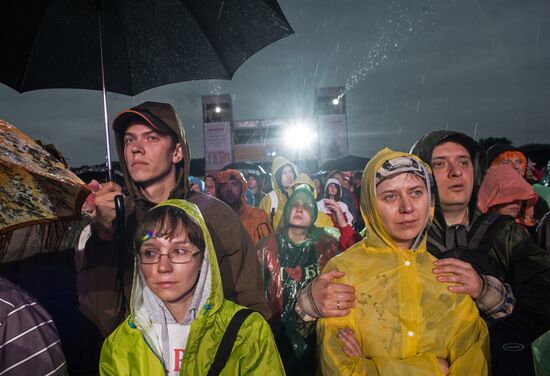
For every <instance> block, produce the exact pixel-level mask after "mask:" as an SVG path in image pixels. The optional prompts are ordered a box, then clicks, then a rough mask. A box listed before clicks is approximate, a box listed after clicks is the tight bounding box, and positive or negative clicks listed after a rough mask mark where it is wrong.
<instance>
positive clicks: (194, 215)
mask: <svg viewBox="0 0 550 376" xmlns="http://www.w3.org/2000/svg"><path fill="white" fill-rule="evenodd" d="M161 206H172V207H175V208H178V209H181V210H182V211H184V212H185V213H186V214H187V215H188V216H189V217H190V218H191V219H192V220H193V221H195V222H196V223H197V224H198V225H199V226H200V228H201V230H202V233H203V236H204V242H205V250H204V258H203V262H202V266H201V271H200V274H199V278H198V281H197V284H196V286H195V292H194V294H193V298H192V302H191V306H190V309H189V311H188V312H187V313H186V316H185V318H184V320H183V324H187V325H190V324H191V322H192V321H194V320H195V319H201V318H203V317H208V316H212V315H213V314H215V313H216V311H218V310H219V309H220V307H221V305H222V303H223V299H224V297H223V288H222V282H221V276H220V272H219V268H218V262H217V259H216V253H215V250H214V247H213V245H212V239H211V237H210V233H209V231H208V228H207V226H206V223H205V222H204V219H203V217H202V215H201V213H200V211H199V209H198V207H197V206H196V205H195V204H192V203H190V202H188V201H185V200H167V201H164V202H161V203H160V204H158V205H157V206H155V207H154V208H153V209H155V208H158V207H161ZM153 209H152V210H153ZM134 270H135V272H134V281H133V285H132V294H131V301H130V320H131V321H132V322H133V324H135V325H136V326H137V327H138V328H139V329H140V330H141V332H142V333H143V335H144V337H145V338H146V340H147V342H148V343H149V345H150V347H151V349H152V350H153V351H154V352H155V353H156V354H157V355H158V356H159V357H160V356H162V357H163V358H164V359H165V361H166V358H167V357H168V359H169V355H168V354H166V349H167V347H166V346H167V343H166V341H164V342H163V341H161V340H160V339H159V338H158V335H157V334H156V332H155V329H154V324H159V323H160V324H163V325H166V321H168V322H175V320H174V319H173V318H172V317H171V316H170V314H169V312H167V309H166V308H165V306H164V304H163V303H162V301H160V299H158V297H156V296H155V295H154V294H153V293H152V292H151V291H150V290H149V288H148V287H147V285H146V282H145V279H144V277H143V273H142V272H141V268H140V265H139V261H138V259H137V257H136V258H135V268H134ZM166 316H168V317H167V318H166V319H164V317H166ZM164 320H166V321H164Z"/></svg>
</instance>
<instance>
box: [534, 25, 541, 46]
mask: <svg viewBox="0 0 550 376" xmlns="http://www.w3.org/2000/svg"><path fill="white" fill-rule="evenodd" d="M539 37H540V25H539V27H538V29H537V39H536V40H535V44H539Z"/></svg>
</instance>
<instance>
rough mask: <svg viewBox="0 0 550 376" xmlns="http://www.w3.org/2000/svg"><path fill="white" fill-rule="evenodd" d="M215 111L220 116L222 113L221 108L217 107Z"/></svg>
mask: <svg viewBox="0 0 550 376" xmlns="http://www.w3.org/2000/svg"><path fill="white" fill-rule="evenodd" d="M214 111H216V113H217V114H219V113H220V112H222V109H221V108H220V106H216V108H215V109H214Z"/></svg>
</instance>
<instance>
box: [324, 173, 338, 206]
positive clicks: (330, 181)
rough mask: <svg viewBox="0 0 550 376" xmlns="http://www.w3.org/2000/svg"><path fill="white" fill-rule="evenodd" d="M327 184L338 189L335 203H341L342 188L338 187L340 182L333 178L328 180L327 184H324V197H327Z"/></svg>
mask: <svg viewBox="0 0 550 376" xmlns="http://www.w3.org/2000/svg"><path fill="white" fill-rule="evenodd" d="M329 184H336V186H337V187H338V193H337V194H336V201H341V200H342V186H341V185H340V182H339V181H338V180H337V179H334V178H330V179H328V180H327V182H326V183H325V197H326V195H327V190H328V185H329Z"/></svg>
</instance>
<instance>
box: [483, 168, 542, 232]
mask: <svg viewBox="0 0 550 376" xmlns="http://www.w3.org/2000/svg"><path fill="white" fill-rule="evenodd" d="M537 198H538V195H537V194H536V193H535V191H534V190H533V187H531V185H530V184H529V183H527V182H526V181H525V179H523V178H522V177H521V176H520V175H519V174H518V173H517V172H516V171H515V170H514V169H513V168H512V167H511V166H509V165H496V166H492V167H491V168H489V170H487V174H486V175H485V178H484V179H483V182H482V183H481V187H480V188H479V195H478V198H477V207H478V209H479V210H480V211H481V212H482V213H487V212H489V211H491V212H496V213H498V214H501V215H509V216H511V217H512V218H514V219H515V220H516V223H517V224H519V225H521V226H523V227H524V228H525V230H527V231H528V232H529V233H530V234H531V236H532V237H533V239H535V235H536V224H537V223H536V221H535V219H534V213H535V211H534V206H535V202H536V201H537Z"/></svg>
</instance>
